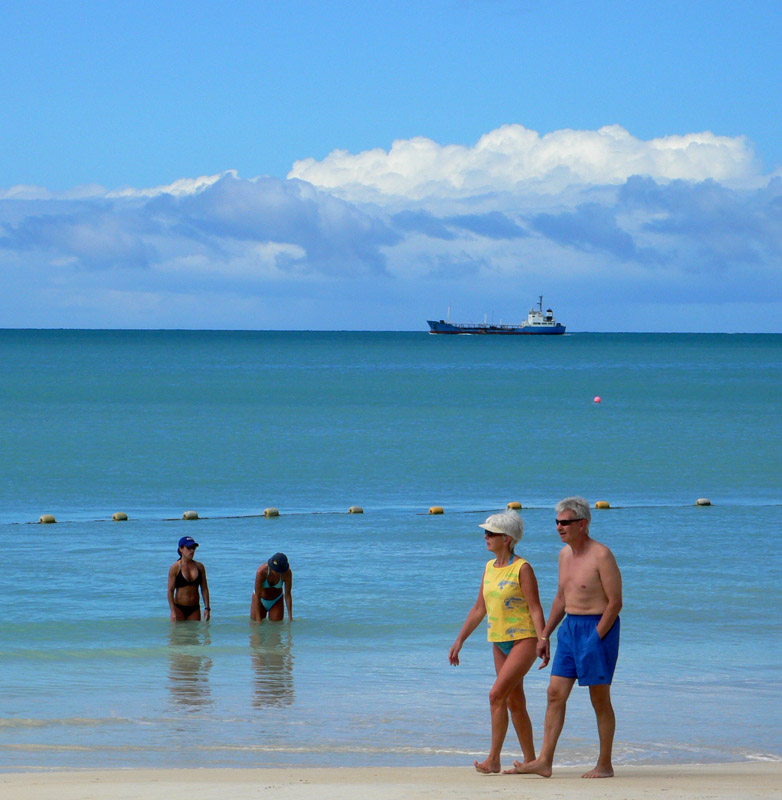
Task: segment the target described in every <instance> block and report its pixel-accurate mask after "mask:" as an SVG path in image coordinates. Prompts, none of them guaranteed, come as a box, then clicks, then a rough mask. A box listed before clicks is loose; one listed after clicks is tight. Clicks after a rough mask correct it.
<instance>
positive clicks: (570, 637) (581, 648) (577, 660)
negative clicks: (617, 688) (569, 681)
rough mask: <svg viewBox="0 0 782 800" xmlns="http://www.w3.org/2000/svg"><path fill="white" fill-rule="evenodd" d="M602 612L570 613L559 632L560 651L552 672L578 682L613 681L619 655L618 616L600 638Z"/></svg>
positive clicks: (558, 649)
mask: <svg viewBox="0 0 782 800" xmlns="http://www.w3.org/2000/svg"><path fill="white" fill-rule="evenodd" d="M600 617H601V615H600V614H567V615H566V616H565V619H564V621H563V622H562V624H561V625H560V626H559V631H558V632H557V652H556V653H555V654H554V661H553V662H552V664H551V674H552V675H558V676H559V677H561V678H578V685H579V686H598V685H600V684H603V683H611V681H612V680H613V677H614V669H615V668H616V659H617V658H618V656H619V617H617V618H616V622H614V624H613V625H612V626H611V630H610V631H608V633H607V634H606V635H605V636H604V637H603V638H602V639H601V638H600V637H599V636H598V634H597V623H598V622H600Z"/></svg>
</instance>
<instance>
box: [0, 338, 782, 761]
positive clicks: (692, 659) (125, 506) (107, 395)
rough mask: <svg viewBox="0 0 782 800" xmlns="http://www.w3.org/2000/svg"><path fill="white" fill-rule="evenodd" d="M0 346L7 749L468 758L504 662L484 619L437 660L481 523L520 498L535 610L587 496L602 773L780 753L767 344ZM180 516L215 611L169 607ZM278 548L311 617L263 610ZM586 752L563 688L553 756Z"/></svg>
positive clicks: (456, 617) (41, 755)
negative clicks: (562, 538)
mask: <svg viewBox="0 0 782 800" xmlns="http://www.w3.org/2000/svg"><path fill="white" fill-rule="evenodd" d="M0 359H2V362H1V363H2V367H3V369H2V374H1V375H0V403H1V404H2V405H1V406H0V407H1V408H2V411H3V418H4V420H5V425H4V434H3V440H4V449H5V453H6V458H5V459H3V462H4V463H3V477H4V480H3V481H1V482H0V497H2V502H0V547H2V553H3V573H4V579H3V581H2V582H0V600H2V607H3V608H4V615H3V619H2V621H0V685H2V686H3V687H4V691H3V693H2V695H0V768H6V769H17V768H24V767H29V766H45V767H57V766H65V767H70V766H76V767H84V766H126V765H127V766H135V765H139V766H143V765H149V766H166V765H173V764H176V763H179V762H180V761H181V759H182V758H183V757H184V756H185V754H187V753H192V751H193V750H196V751H197V753H198V756H197V757H198V761H199V762H200V763H202V764H204V765H214V766H219V765H225V766H231V765H238V766H257V765H270V766H271V765H284V764H330V763H334V760H335V758H338V760H339V763H342V764H346V765H362V764H367V765H373V764H380V765H385V764H387V765H398V764H413V765H429V764H462V763H465V761H467V762H469V760H470V759H472V758H473V757H476V756H478V755H480V754H481V753H485V751H486V748H487V744H488V734H489V724H488V707H487V706H488V704H487V698H486V694H487V692H488V688H489V686H490V685H491V679H492V664H491V653H490V649H489V647H488V645H487V643H486V641H485V633H484V631H483V629H482V628H481V629H479V630H478V631H476V633H475V634H474V635H473V637H472V638H471V639H470V640H469V642H468V643H467V645H466V646H465V649H464V651H463V658H462V665H461V666H460V667H458V668H453V667H449V665H448V663H447V651H448V647H449V646H450V644H451V642H452V641H453V638H454V637H455V635H456V632H457V631H458V628H459V626H460V625H461V622H462V620H463V618H464V615H465V614H466V612H467V610H468V609H469V607H470V605H471V603H472V602H473V601H474V598H475V595H476V593H477V590H478V582H479V579H480V575H481V570H482V566H483V564H484V563H485V561H486V560H487V556H486V553H485V550H484V546H483V541H482V538H481V535H480V534H481V531H480V529H479V528H477V524H478V522H481V521H482V520H483V519H484V518H485V516H486V515H487V513H489V512H491V511H494V510H497V509H500V508H502V507H504V506H505V503H506V502H508V501H509V500H520V501H521V502H522V503H523V504H524V511H523V512H522V513H523V515H524V519H525V523H526V533H525V537H524V541H523V543H522V548H521V550H522V553H523V555H524V556H525V557H526V558H528V559H529V560H530V561H531V562H532V564H533V566H534V568H535V571H536V574H537V576H538V580H539V583H540V586H541V595H542V599H543V603H544V607H545V608H546V610H547V609H548V606H549V604H550V602H551V599H552V597H553V593H554V590H555V583H556V574H555V573H556V555H557V552H558V549H559V541H558V537H557V535H556V531H555V530H554V526H553V524H552V520H553V517H554V512H553V504H554V502H555V501H556V500H557V499H559V498H560V497H562V496H564V495H566V494H571V493H583V494H585V495H586V496H587V497H589V498H590V499H591V500H592V501H594V500H597V499H606V500H609V501H610V502H611V504H612V506H614V507H613V508H611V509H610V510H609V511H599V512H595V514H594V520H593V527H592V532H593V535H594V536H595V538H597V539H599V540H600V541H603V542H605V543H606V544H608V545H609V546H610V547H611V548H612V549H613V550H614V552H615V554H616V556H617V559H618V561H619V564H620V567H621V568H622V571H623V577H624V584H625V607H624V609H623V612H622V648H621V655H620V663H619V667H618V669H617V675H616V680H615V684H614V687H613V695H614V700H615V706H616V711H617V717H618V730H617V741H616V761H617V762H618V763H654V762H703V761H724V760H733V759H747V758H756V759H760V758H773V759H779V758H782V749H781V748H780V746H779V745H778V744H777V739H778V737H777V736H775V735H773V732H774V731H776V730H777V729H778V721H777V716H778V715H777V713H776V698H777V697H778V696H779V690H780V683H781V682H782V681H781V680H780V667H779V664H780V663H782V659H781V658H780V656H782V652H781V651H782V647H780V644H779V642H780V632H781V631H780V627H782V626H781V624H780V616H779V613H778V611H777V610H776V608H775V607H773V603H772V602H770V598H774V597H776V596H777V595H778V586H779V581H780V577H782V576H780V572H782V568H780V564H779V559H778V558H776V557H775V555H774V551H773V550H770V549H769V543H768V542H767V537H766V536H765V535H764V534H765V533H766V532H767V531H769V530H770V529H771V530H773V528H770V526H769V516H770V515H774V514H775V513H776V512H777V510H778V508H779V505H780V503H782V492H780V483H779V475H780V473H781V471H780V466H782V464H781V463H780V462H781V461H782V456H781V455H780V453H782V447H780V444H781V443H780V428H779V422H778V419H779V410H780V407H779V397H780V396H782V393H781V392H780V390H781V389H782V337H779V336H700V335H691V336H678V335H676V336H675V335H671V336H658V335H626V336H622V335H573V336H570V335H568V336H565V337H557V338H556V339H555V340H548V339H547V340H540V341H537V340H536V341H527V340H524V341H519V340H507V339H499V340H494V339H487V338H486V337H458V338H447V337H445V338H444V337H432V336H426V335H424V334H420V335H419V334H353V333H350V334H314V333H313V334H305V333H298V334H297V333H291V334H284V333H255V334H253V333H206V332H179V333H178V332H73V331H25V332H19V331H0ZM597 394H599V395H600V396H601V397H602V402H601V403H600V404H599V405H598V404H595V403H594V402H593V401H592V398H593V397H594V396H595V395H597ZM700 496H707V497H710V498H711V500H712V502H713V505H712V506H711V507H706V508H699V507H696V506H695V505H694V501H695V498H697V497H700ZM354 504H359V505H361V506H363V507H364V509H365V513H364V514H363V515H348V514H347V513H345V512H346V511H347V508H348V507H349V506H350V505H354ZM434 504H437V505H442V506H443V507H444V508H445V514H444V515H442V516H430V515H428V514H427V513H426V512H427V509H428V508H429V506H431V505H434ZM267 506H275V507H278V508H279V509H280V512H281V516H280V517H279V518H277V519H265V518H263V517H262V516H252V515H258V514H261V513H262V512H263V509H264V508H265V507H267ZM189 508H194V509H196V510H198V511H199V513H200V514H201V516H202V517H206V518H203V519H200V520H198V521H194V522H185V521H182V520H181V514H182V512H183V511H184V510H186V509H189ZM118 510H122V511H126V512H127V513H128V514H129V516H130V520H129V521H128V522H122V523H114V522H110V521H109V520H110V518H111V513H112V512H113V511H118ZM42 513H53V514H55V515H56V517H57V519H58V523H57V524H56V525H35V524H28V523H32V522H34V521H35V520H37V519H38V516H39V515H40V514H42ZM185 532H186V533H187V534H189V535H193V536H195V538H196V539H197V540H198V541H199V542H200V543H201V547H200V548H199V551H198V553H199V554H198V558H199V559H200V560H202V561H203V562H204V563H205V565H206V567H207V571H208V577H209V584H210V589H211V594H212V606H213V620H212V622H211V623H209V624H208V625H206V624H185V625H177V626H172V625H171V624H170V623H169V622H168V609H167V605H166V598H165V577H166V572H167V569H168V567H169V565H170V564H171V563H172V562H173V560H174V559H175V558H176V552H175V550H176V546H175V545H176V540H177V539H178V537H179V536H181V535H183V534H184V533H185ZM278 550H283V551H284V552H286V553H287V554H288V555H289V557H290V560H291V565H292V567H293V570H294V576H295V578H294V581H295V584H294V616H295V619H294V622H293V624H292V625H288V624H287V623H286V624H284V625H277V626H274V625H270V624H264V625H260V626H258V625H253V624H251V623H250V622H249V620H248V618H247V613H248V610H249V599H250V592H251V590H252V581H253V576H254V572H255V568H256V567H257V565H258V564H259V563H260V562H261V561H263V560H265V559H266V558H268V556H269V555H271V554H272V553H274V552H276V551H278ZM770 605H771V606H772V608H771V609H770V610H769V608H768V607H769V606H770ZM547 681H548V671H547V670H546V671H542V672H538V671H537V670H533V672H531V673H530V675H529V676H528V678H527V695H528V700H529V705H530V711H531V716H532V719H533V723H534V725H535V729H536V741H537V742H538V744H539V742H540V733H541V728H542V720H543V713H544V707H545V686H546V684H547ZM595 747H596V734H595V730H594V721H593V716H592V712H591V709H590V707H589V703H588V698H587V696H586V693H585V692H583V691H580V692H579V691H577V690H576V691H575V692H574V695H573V699H572V701H571V703H570V707H569V711H568V720H567V723H566V726H565V730H564V733H563V736H562V739H561V744H560V748H559V751H558V757H559V758H560V759H561V761H562V762H563V763H587V762H589V761H590V760H593V758H594V752H595ZM506 749H507V757H508V758H509V757H510V756H512V755H513V756H517V755H518V746H517V745H516V746H514V742H513V740H512V738H511V737H510V736H509V738H508V741H507V743H506Z"/></svg>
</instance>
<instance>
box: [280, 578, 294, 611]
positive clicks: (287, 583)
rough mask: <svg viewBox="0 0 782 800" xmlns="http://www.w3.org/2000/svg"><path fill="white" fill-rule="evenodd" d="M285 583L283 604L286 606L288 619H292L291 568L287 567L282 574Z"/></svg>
mask: <svg viewBox="0 0 782 800" xmlns="http://www.w3.org/2000/svg"><path fill="white" fill-rule="evenodd" d="M282 580H283V583H284V585H285V587H284V588H285V605H286V606H287V607H288V619H289V620H293V570H292V569H289V570H288V571H287V572H286V573H285V575H283V578H282Z"/></svg>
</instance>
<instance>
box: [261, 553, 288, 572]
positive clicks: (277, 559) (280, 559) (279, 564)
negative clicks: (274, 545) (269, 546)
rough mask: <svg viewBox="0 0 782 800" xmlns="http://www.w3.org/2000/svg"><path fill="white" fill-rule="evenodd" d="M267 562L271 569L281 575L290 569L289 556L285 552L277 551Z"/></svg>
mask: <svg viewBox="0 0 782 800" xmlns="http://www.w3.org/2000/svg"><path fill="white" fill-rule="evenodd" d="M266 563H267V564H268V565H269V569H273V570H274V571H275V572H279V573H280V575H282V574H283V573H284V572H287V571H288V556H286V555H285V553H275V554H274V555H273V556H272V557H271V558H270V559H269V560H268V561H267V562H266Z"/></svg>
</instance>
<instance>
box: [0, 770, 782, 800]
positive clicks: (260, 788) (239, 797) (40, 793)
mask: <svg viewBox="0 0 782 800" xmlns="http://www.w3.org/2000/svg"><path fill="white" fill-rule="evenodd" d="M582 772H584V770H583V769H573V768H561V769H557V770H556V771H555V773H554V776H553V777H551V778H549V779H546V778H539V777H537V776H526V775H524V776H521V775H496V776H495V775H491V776H484V775H479V774H478V773H477V772H475V771H474V770H473V769H471V768H470V767H454V768H449V767H431V768H430V767H412V768H410V769H405V768H401V767H381V768H344V769H341V768H338V767H335V768H329V769H322V768H300V767H291V768H286V769H197V768H194V769H188V770H182V769H171V770H154V769H128V770H105V771H103V770H89V771H78V772H25V773H2V774H0V798H3V800H48V799H49V798H52V800H54V798H57V800H131V798H132V800H188V798H193V800H245V799H246V798H260V797H267V798H271V797H273V798H274V800H304V799H305V798H306V799H307V800H311V799H312V798H317V800H438V799H439V798H449V800H476V798H491V799H492V800H493V799H494V798H500V799H501V798H513V800H524V798H534V800H565V799H567V800H581V798H583V799H584V800H592V799H593V798H594V800H655V799H656V798H660V800H663V799H664V800H721V799H722V798H725V800H760V798H763V800H767V798H769V799H770V798H774V799H775V800H780V799H782V762H771V763H769V762H762V763H739V764H708V765H704V766H668V767H665V766H654V767H620V768H618V769H617V774H616V776H615V777H614V778H608V779H602V780H585V779H582V778H581V777H580V775H581V773H582Z"/></svg>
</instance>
